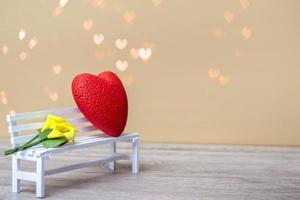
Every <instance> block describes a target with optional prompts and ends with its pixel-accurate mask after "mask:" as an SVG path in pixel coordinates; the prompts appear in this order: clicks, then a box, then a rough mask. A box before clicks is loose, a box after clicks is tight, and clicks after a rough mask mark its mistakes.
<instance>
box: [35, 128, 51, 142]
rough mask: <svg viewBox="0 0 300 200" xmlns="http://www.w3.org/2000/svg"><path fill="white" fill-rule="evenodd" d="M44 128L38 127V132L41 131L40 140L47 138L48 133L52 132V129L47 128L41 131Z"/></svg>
mask: <svg viewBox="0 0 300 200" xmlns="http://www.w3.org/2000/svg"><path fill="white" fill-rule="evenodd" d="M41 130H42V129H38V133H39V140H40V141H43V140H46V139H47V137H48V135H49V134H50V133H51V131H52V129H46V130H44V131H41Z"/></svg>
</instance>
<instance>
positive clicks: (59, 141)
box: [42, 137, 68, 148]
mask: <svg viewBox="0 0 300 200" xmlns="http://www.w3.org/2000/svg"><path fill="white" fill-rule="evenodd" d="M67 142H68V139H67V138H65V137H61V138H55V139H48V140H45V141H43V142H42V144H43V145H44V147H45V148H56V147H59V146H61V145H64V144H66V143H67Z"/></svg>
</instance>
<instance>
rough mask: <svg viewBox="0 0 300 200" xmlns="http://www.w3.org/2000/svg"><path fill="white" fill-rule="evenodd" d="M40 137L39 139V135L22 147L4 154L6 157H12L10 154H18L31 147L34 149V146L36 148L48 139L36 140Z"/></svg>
mask: <svg viewBox="0 0 300 200" xmlns="http://www.w3.org/2000/svg"><path fill="white" fill-rule="evenodd" d="M38 137H39V134H37V135H36V136H34V137H33V138H32V139H31V140H29V141H28V142H26V143H24V144H22V145H21V146H19V147H15V148H13V149H9V150H6V151H5V152H4V155H6V156H7V155H10V154H13V153H16V152H18V151H22V150H24V149H28V148H30V147H32V146H35V145H37V144H39V143H41V142H43V141H44V140H46V139H47V138H43V139H38V140H36V139H37V138H38ZM35 140H36V141H35ZM34 141H35V142H34Z"/></svg>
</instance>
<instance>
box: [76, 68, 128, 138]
mask: <svg viewBox="0 0 300 200" xmlns="http://www.w3.org/2000/svg"><path fill="white" fill-rule="evenodd" d="M72 93H73V97H74V100H75V102H76V104H77V106H78V108H79V110H80V111H81V112H82V114H83V115H84V116H85V117H86V118H87V119H88V120H89V121H90V122H91V123H92V124H93V125H94V126H95V127H96V128H98V129H99V130H101V131H103V132H104V133H106V134H107V135H110V136H114V137H117V136H119V135H121V133H122V132H123V130H124V128H125V126H126V122H127V112H128V102H127V95H126V91H125V89H124V86H123V84H122V82H121V80H120V79H119V78H118V76H117V75H116V74H114V73H113V72H110V71H105V72H102V73H100V74H99V75H98V76H96V75H92V74H86V73H85V74H79V75H77V76H76V77H75V78H74V79H73V82H72Z"/></svg>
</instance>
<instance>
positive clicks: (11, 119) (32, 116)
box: [6, 108, 97, 147]
mask: <svg viewBox="0 0 300 200" xmlns="http://www.w3.org/2000/svg"><path fill="white" fill-rule="evenodd" d="M49 114H53V115H57V116H61V117H64V118H65V119H66V120H68V122H70V123H71V124H73V125H74V126H75V127H76V128H77V129H78V130H79V132H89V131H96V130H97V128H95V127H94V126H93V125H91V123H89V121H88V120H87V119H86V118H85V117H84V116H83V115H82V113H81V112H80V110H79V109H78V108H62V109H54V110H43V111H36V112H26V113H16V114H14V115H7V116H6V119H7V122H8V124H9V126H8V131H9V133H10V136H11V139H10V141H11V144H12V146H13V147H15V146H18V145H19V144H22V143H24V142H26V141H28V140H30V139H31V138H33V137H34V136H35V135H36V133H35V134H31V135H24V136H19V133H20V132H21V131H30V130H31V131H32V130H37V129H39V128H42V127H43V125H44V123H45V121H46V117H47V116H48V115H49ZM75 115H76V116H75ZM78 115H80V116H78ZM26 120H27V123H26ZM28 120H39V121H40V122H34V123H32V122H31V123H28ZM20 121H22V124H19V123H18V122H20ZM85 122H88V124H84V125H82V123H85Z"/></svg>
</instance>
